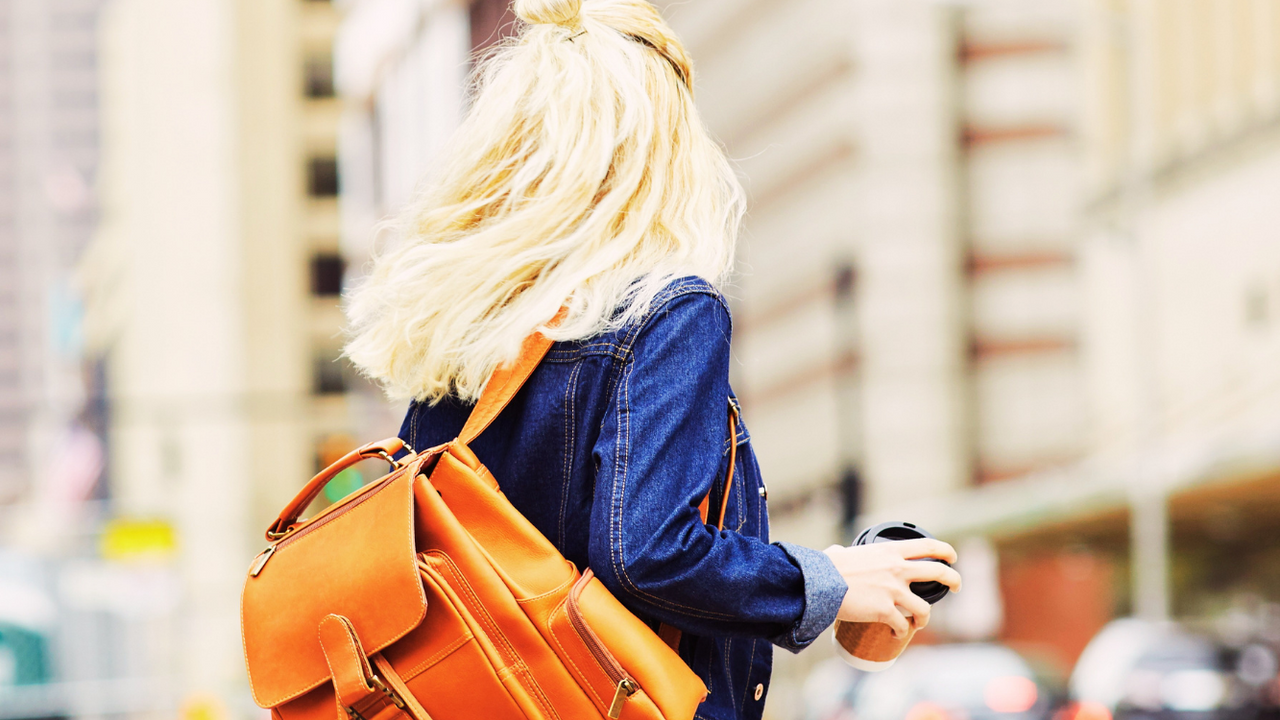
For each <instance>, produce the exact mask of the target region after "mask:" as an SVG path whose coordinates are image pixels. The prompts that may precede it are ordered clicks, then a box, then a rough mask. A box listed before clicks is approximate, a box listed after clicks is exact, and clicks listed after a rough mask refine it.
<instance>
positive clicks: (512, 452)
mask: <svg viewBox="0 0 1280 720" xmlns="http://www.w3.org/2000/svg"><path fill="white" fill-rule="evenodd" d="M730 332H731V324H730V317H729V309H728V306H727V305H726V304H725V301H724V299H723V298H722V297H721V296H720V294H719V293H718V292H717V291H716V290H715V289H714V288H713V287H712V286H711V285H710V284H709V283H707V282H706V281H705V280H701V279H698V278H683V279H680V280H676V281H674V282H673V283H671V284H670V285H669V286H667V287H666V288H665V289H664V290H663V291H662V292H661V293H660V294H659V295H658V297H657V298H656V299H655V301H654V302H653V304H652V307H651V309H650V311H649V312H648V314H647V315H646V316H645V317H644V318H643V319H642V320H641V321H640V322H637V323H635V324H633V325H632V326H629V327H627V328H624V329H622V330H620V331H617V332H612V333H607V334H604V335H600V336H597V337H593V338H590V339H588V340H582V341H575V342H562V343H557V344H555V345H554V346H553V347H552V349H551V351H550V353H548V355H547V357H546V359H545V360H543V362H542V364H541V365H540V366H539V367H538V368H537V370H535V371H534V373H533V375H532V377H531V378H530V379H529V381H528V382H527V383H526V384H525V386H524V387H523V388H522V389H521V390H520V392H519V393H518V394H517V395H516V397H515V399H514V400H513V401H512V402H511V404H510V405H509V406H508V407H507V409H506V410H505V411H503V413H502V414H501V415H500V416H499V417H498V418H497V420H496V421H495V422H494V423H493V424H492V425H491V426H490V427H489V428H488V429H487V430H486V431H485V432H484V433H483V434H482V435H481V436H480V437H479V438H477V439H476V440H475V442H473V443H472V444H471V449H472V450H473V451H474V452H475V453H476V455H477V456H478V457H479V458H480V459H481V461H483V462H484V463H485V465H486V466H488V468H489V469H490V470H491V471H492V472H493V475H494V477H496V478H497V479H498V482H499V483H500V485H501V487H502V490H503V492H504V493H505V494H506V496H507V497H508V498H509V499H510V500H511V502H512V503H513V504H514V505H515V507H516V508H517V509H518V510H519V511H520V512H521V513H523V514H524V515H525V517H527V518H528V519H529V520H530V521H531V522H532V523H533V524H534V525H535V526H536V527H537V528H538V529H539V530H540V531H542V533H543V534H545V535H546V536H547V537H548V538H549V539H550V540H551V541H552V542H553V543H554V544H555V545H556V547H557V548H559V549H560V551H561V552H562V553H563V554H564V556H565V557H566V558H568V559H569V560H570V561H572V562H573V563H575V564H576V565H577V566H578V567H579V568H584V567H588V566H589V567H591V569H592V570H593V571H594V572H595V574H596V575H597V576H598V577H599V578H600V580H601V581H602V582H603V583H604V585H605V586H606V587H607V588H609V590H610V591H611V592H612V593H613V594H614V595H615V596H616V597H617V598H618V599H619V600H620V601H622V603H623V604H624V605H626V606H627V608H629V609H630V610H631V611H632V612H634V613H635V614H636V615H637V616H639V617H640V618H641V619H643V620H645V621H646V622H648V623H649V624H650V626H651V627H653V628H654V629H655V630H656V629H657V627H658V625H659V624H660V623H667V624H669V625H672V626H674V627H675V628H678V629H679V630H681V631H683V637H682V639H681V642H680V655H681V657H682V658H683V659H684V660H685V662H687V663H688V664H689V666H690V667H691V668H693V670H694V672H696V673H697V674H698V676H699V677H701V678H702V681H703V682H704V683H705V684H706V686H707V689H708V690H709V691H710V694H709V696H708V697H707V701H706V702H705V703H703V704H702V705H701V706H700V708H699V711H698V714H697V716H696V717H698V718H703V719H705V720H737V719H739V718H759V717H760V716H761V713H762V711H763V708H764V695H765V692H766V691H767V689H768V686H769V676H770V672H771V669H772V664H773V649H772V645H779V646H781V647H784V648H786V649H788V650H791V651H792V652H799V651H800V650H801V649H803V648H804V647H806V646H808V645H809V644H810V643H812V642H813V641H814V639H815V638H816V637H817V636H818V634H819V633H821V632H822V631H823V630H824V629H826V628H827V626H828V625H830V624H831V623H832V622H833V621H834V620H835V616H836V611H837V609H838V608H839V606H840V603H841V601H842V599H843V598H844V593H845V590H846V585H845V583H844V580H843V579H842V578H841V577H840V575H839V573H837V572H836V569H835V567H834V566H833V565H832V563H831V561H830V560H829V559H828V558H827V556H826V555H824V554H822V553H820V552H817V551H815V550H811V549H809V548H804V547H800V546H796V545H791V544H788V543H776V544H770V543H769V513H768V508H767V506H766V500H767V497H766V492H765V486H764V482H763V481H762V480H761V477H760V469H759V466H758V465H757V463H756V458H755V454H754V453H753V452H752V450H751V439H750V435H749V434H748V432H747V428H746V425H745V424H744V423H742V422H741V421H739V423H738V425H737V432H736V437H735V438H734V439H733V440H732V442H735V443H737V446H738V448H737V449H738V452H737V454H736V456H737V464H736V467H735V474H734V481H733V484H732V487H731V489H730V498H729V504H728V508H727V510H726V513H725V516H726V521H725V523H724V530H722V531H717V530H716V528H715V527H714V526H713V525H708V524H704V523H703V522H702V519H701V517H700V515H699V512H698V505H699V503H700V502H701V501H702V499H703V497H704V496H706V495H707V494H708V492H710V494H711V505H710V506H711V507H712V508H715V509H716V510H714V511H713V512H712V514H713V515H714V514H716V513H717V512H718V509H719V507H720V501H721V499H722V495H721V492H722V490H723V483H724V477H725V471H726V470H727V467H728V462H729V449H730V448H729V443H730V442H731V441H730V439H729V429H728V422H729V420H728V417H729V411H728V405H729V403H730V402H732V403H735V404H736V403H737V400H736V399H733V393H732V391H731V390H730V388H729V362H730V348H729V338H730ZM470 410H471V408H470V406H467V405H464V404H463V403H460V402H451V401H448V400H446V401H443V402H441V403H438V404H436V405H434V406H432V405H427V404H414V405H413V406H411V407H410V408H409V412H408V415H407V417H406V418H405V422H404V427H403V428H402V430H401V437H402V438H404V439H405V440H406V441H407V442H409V443H410V444H411V445H413V446H414V447H418V448H426V447H433V446H436V445H439V444H441V443H445V442H448V441H450V440H452V439H453V438H454V437H456V436H457V435H458V433H459V432H460V431H461V429H462V426H463V424H464V423H465V421H466V418H467V415H468V413H469V412H470Z"/></svg>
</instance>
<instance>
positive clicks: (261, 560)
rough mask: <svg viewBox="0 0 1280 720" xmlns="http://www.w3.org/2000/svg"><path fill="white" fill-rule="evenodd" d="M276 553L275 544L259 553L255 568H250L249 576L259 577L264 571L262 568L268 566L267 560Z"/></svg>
mask: <svg viewBox="0 0 1280 720" xmlns="http://www.w3.org/2000/svg"><path fill="white" fill-rule="evenodd" d="M275 553H276V546H275V545H268V546H267V549H266V550H263V551H262V552H261V553H258V559H257V560H255V561H254V562H253V568H252V569H251V570H249V577H258V573H260V572H262V568H264V567H266V564H267V561H268V560H270V559H271V556H272V555H274V554H275Z"/></svg>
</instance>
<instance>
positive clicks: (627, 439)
mask: <svg viewBox="0 0 1280 720" xmlns="http://www.w3.org/2000/svg"><path fill="white" fill-rule="evenodd" d="M634 368H635V363H634V362H629V363H627V365H626V368H625V369H624V371H623V372H624V376H623V382H622V388H621V392H620V393H618V412H619V421H620V424H621V421H622V417H621V415H622V411H621V410H622V405H623V401H622V399H623V397H625V398H626V403H625V405H626V407H627V408H628V409H629V408H630V407H631V383H630V377H631V372H632V371H633V370H634ZM623 438H624V443H625V449H624V450H623V452H622V458H621V460H622V461H621V467H622V492H621V493H618V487H617V480H616V478H617V475H616V473H617V467H618V466H617V465H615V469H614V473H615V475H614V477H615V480H614V483H613V489H614V497H616V498H617V522H616V523H615V526H616V527H617V530H618V532H617V536H616V537H617V540H618V550H617V556H616V558H615V559H614V572H615V573H617V574H618V576H619V578H620V579H622V580H623V581H624V582H625V584H626V585H627V586H628V587H629V588H630V590H631V592H632V593H634V594H635V595H637V596H639V597H641V598H645V599H647V600H648V601H649V602H651V603H653V604H654V605H656V606H657V607H660V608H664V609H666V610H669V611H671V612H675V613H680V614H684V615H688V616H690V617H697V618H703V619H707V620H732V619H733V616H732V615H728V614H724V613H716V612H710V611H705V610H699V609H698V608H694V607H690V606H688V605H684V604H682V603H678V602H674V601H671V600H665V599H663V598H660V597H658V596H656V595H653V594H651V593H649V592H646V591H644V590H642V589H641V588H640V587H639V585H637V584H636V582H635V581H634V580H632V579H631V575H630V573H628V572H627V567H626V559H625V557H624V555H625V552H624V549H623V543H622V515H623V503H624V502H625V499H626V493H627V475H628V471H629V465H630V461H631V413H630V412H627V413H626V430H625V432H624V433H623ZM621 445H623V443H619V446H621ZM615 452H616V451H615Z"/></svg>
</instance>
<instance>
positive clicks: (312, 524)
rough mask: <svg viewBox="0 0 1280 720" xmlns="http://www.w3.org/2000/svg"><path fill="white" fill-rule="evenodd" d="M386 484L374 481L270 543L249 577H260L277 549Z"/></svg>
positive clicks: (322, 524) (340, 513)
mask: <svg viewBox="0 0 1280 720" xmlns="http://www.w3.org/2000/svg"><path fill="white" fill-rule="evenodd" d="M386 484H387V481H386V480H384V481H382V482H379V483H374V484H373V485H370V486H368V487H367V488H365V489H364V490H363V491H362V492H363V494H362V495H359V496H357V497H353V498H351V499H350V500H348V501H347V502H346V503H345V504H343V505H342V506H340V507H337V508H334V509H333V510H332V511H331V512H327V513H325V514H322V515H320V516H319V517H317V518H315V519H314V520H312V521H311V522H309V523H308V524H306V525H304V526H303V527H301V528H299V529H298V530H295V531H293V532H291V533H289V534H288V535H285V536H284V537H282V538H280V539H279V540H277V541H275V542H273V543H271V544H270V545H268V546H267V549H266V550H263V551H262V552H260V553H258V557H256V558H254V561H253V567H251V568H250V569H249V577H258V575H259V574H261V573H262V569H263V568H264V567H266V566H267V562H268V561H270V560H271V556H273V555H275V554H276V551H277V550H279V549H280V548H282V547H284V546H285V545H288V544H289V543H291V542H293V541H294V540H295V539H297V538H300V537H302V536H303V535H306V534H307V533H309V532H311V531H312V530H315V529H317V528H320V527H323V526H324V525H326V524H327V523H329V522H330V521H331V520H333V519H334V518H336V517H341V516H342V515H345V514H346V513H347V512H348V511H350V510H353V509H355V508H356V507H358V506H359V505H360V504H361V503H363V502H364V501H365V500H368V499H369V498H371V497H373V496H374V495H375V494H376V493H377V491H378V490H379V489H381V488H383V487H386Z"/></svg>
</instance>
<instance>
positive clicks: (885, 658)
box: [832, 522, 951, 672]
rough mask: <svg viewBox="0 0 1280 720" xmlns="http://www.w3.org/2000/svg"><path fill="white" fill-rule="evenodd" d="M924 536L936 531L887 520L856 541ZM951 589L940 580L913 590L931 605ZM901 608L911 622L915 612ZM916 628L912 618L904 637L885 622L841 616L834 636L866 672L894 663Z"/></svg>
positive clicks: (838, 647) (838, 646) (850, 659)
mask: <svg viewBox="0 0 1280 720" xmlns="http://www.w3.org/2000/svg"><path fill="white" fill-rule="evenodd" d="M920 538H929V539H933V535H930V534H929V533H928V532H927V531H925V530H922V529H921V528H918V527H916V526H915V525H913V524H911V523H907V522H887V523H881V524H879V525H875V526H873V527H869V528H867V529H866V530H863V531H862V533H861V534H860V535H858V539H857V540H855V541H854V542H853V544H854V545H870V544H871V543H879V542H896V541H899V540H918V539H920ZM920 561H921V562H926V561H931V562H940V563H942V564H944V565H947V564H948V563H947V562H946V561H945V560H939V559H937V558H921V559H920ZM950 591H951V589H950V588H948V587H947V586H946V585H943V584H942V583H940V582H936V581H930V582H915V583H911V592H913V593H915V594H916V595H917V596H918V597H920V598H921V599H922V600H924V601H925V602H927V603H929V604H930V605H933V604H934V603H936V602H938V601H939V600H941V599H942V598H944V597H946V596H947V593H948V592H950ZM898 609H899V610H900V611H902V614H903V615H905V616H906V617H907V620H908V621H909V622H910V621H911V618H912V616H911V614H910V613H909V612H907V611H906V610H903V608H901V607H899V608H898ZM916 630H917V628H916V625H915V623H914V622H912V623H911V627H910V628H909V629H908V631H907V634H906V635H905V636H904V637H895V636H894V634H893V628H891V627H889V626H888V625H886V624H884V623H878V622H863V623H853V622H844V621H843V620H837V621H836V625H835V633H834V636H833V638H832V639H833V640H834V641H835V645H836V653H837V654H838V655H839V656H840V658H841V659H842V660H844V661H845V662H846V663H848V664H849V665H852V666H853V667H855V668H857V669H859V670H864V671H866V672H879V671H881V670H886V669H888V668H890V667H892V666H893V663H894V662H896V661H897V659H898V656H899V655H901V654H902V651H903V650H906V649H907V645H910V644H911V639H912V638H914V637H915V634H916Z"/></svg>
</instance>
